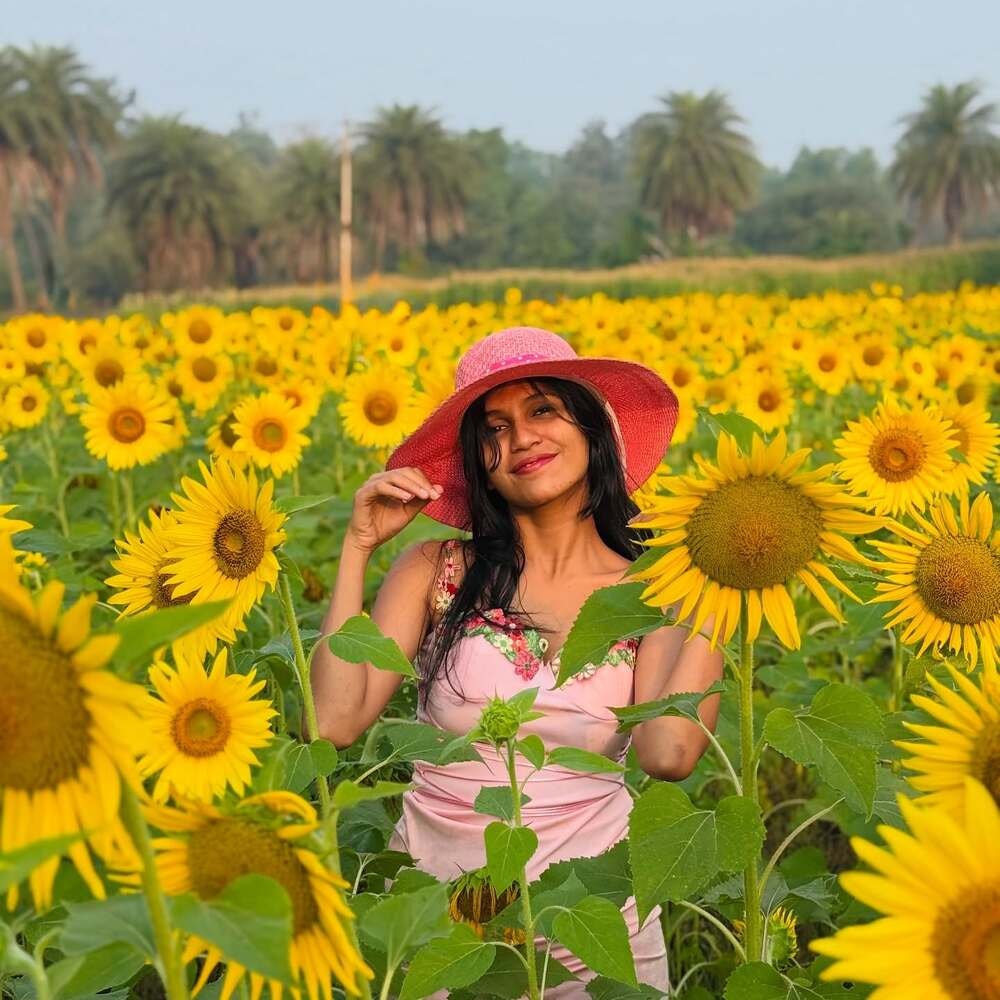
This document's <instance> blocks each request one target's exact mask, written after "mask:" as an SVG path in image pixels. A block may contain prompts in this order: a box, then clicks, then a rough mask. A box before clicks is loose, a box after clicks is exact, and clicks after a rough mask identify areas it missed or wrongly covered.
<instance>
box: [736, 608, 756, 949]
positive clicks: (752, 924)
mask: <svg viewBox="0 0 1000 1000" xmlns="http://www.w3.org/2000/svg"><path fill="white" fill-rule="evenodd" d="M747 631H748V612H747V595H746V591H743V592H742V594H741V595H740V672H739V685H740V767H741V769H742V785H743V796H744V798H748V799H750V801H751V802H753V804H754V805H755V806H756V807H757V808H758V809H759V808H760V801H759V797H758V794H757V762H758V757H757V752H756V747H755V745H754V727H753V643H752V642H751V641H749V640H748V639H747ZM743 905H744V922H745V925H746V936H745V938H744V940H745V943H746V954H745V961H747V962H756V961H758V960H759V959H760V954H761V920H760V877H759V872H758V870H757V858H753V859H752V860H751V861H749V862H748V863H747V866H746V868H744V870H743Z"/></svg>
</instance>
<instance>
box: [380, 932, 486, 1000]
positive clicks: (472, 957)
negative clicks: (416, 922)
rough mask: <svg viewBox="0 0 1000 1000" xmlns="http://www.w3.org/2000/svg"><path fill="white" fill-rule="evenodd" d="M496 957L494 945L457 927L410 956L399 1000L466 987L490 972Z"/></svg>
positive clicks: (409, 999)
mask: <svg viewBox="0 0 1000 1000" xmlns="http://www.w3.org/2000/svg"><path fill="white" fill-rule="evenodd" d="M495 957H496V946H495V945H492V944H489V943H487V942H484V941H481V940H480V939H479V938H478V937H477V936H476V934H475V932H474V931H473V930H472V928H471V927H469V926H467V925H466V924H456V925H455V926H454V927H453V928H452V931H451V934H450V935H449V936H448V937H442V938H436V939H435V940H433V941H430V942H428V943H427V944H425V945H424V947H423V948H421V949H420V951H418V952H417V953H416V954H415V955H414V956H413V960H412V961H411V962H410V965H409V968H408V969H407V971H406V978H405V979H404V980H403V988H402V990H401V991H400V994H399V1000H417V998H418V997H425V996H427V995H428V994H430V993H433V992H434V991H435V990H440V989H457V988H461V987H463V986H468V985H469V984H470V983H474V982H475V981H476V980H477V979H479V978H480V977H481V976H482V975H483V974H484V973H485V972H486V971H487V969H489V967H490V966H491V965H492V964H493V960H494V958H495Z"/></svg>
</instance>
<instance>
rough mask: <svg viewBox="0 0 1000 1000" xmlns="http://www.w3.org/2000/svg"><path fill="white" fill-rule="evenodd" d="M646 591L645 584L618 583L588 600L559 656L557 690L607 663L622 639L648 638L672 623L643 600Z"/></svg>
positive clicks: (596, 593) (605, 588)
mask: <svg viewBox="0 0 1000 1000" xmlns="http://www.w3.org/2000/svg"><path fill="white" fill-rule="evenodd" d="M645 589H646V585H645V584H644V583H618V584H615V585H614V586H613V587H602V588H600V589H599V590H595V591H594V593H592V594H591V595H590V597H588V598H587V600H586V601H585V602H584V604H583V607H582V608H581V609H580V613H579V614H578V615H577V617H576V621H574V622H573V627H572V628H571V629H570V630H569V635H568V636H567V637H566V643H565V645H564V646H563V648H562V652H561V653H560V655H559V676H558V677H557V678H556V687H560V686H561V685H562V684H565V683H566V681H568V680H569V679H570V677H574V676H576V675H577V674H578V673H580V671H581V670H583V669H584V668H585V667H587V666H589V665H590V664H591V663H601V662H603V661H604V659H605V657H606V656H607V654H608V650H609V649H610V648H611V647H612V645H614V643H616V642H617V641H618V640H619V639H630V638H636V637H638V636H642V635H646V634H647V633H649V632H652V631H653V630H654V629H657V628H660V627H661V626H662V625H665V624H667V623H668V621H669V619H667V618H665V617H664V616H663V614H662V613H661V612H660V611H658V610H657V609H656V608H651V607H650V606H649V605H648V604H645V603H644V602H643V601H641V600H640V599H639V595H640V594H641V593H642V592H643V590H645Z"/></svg>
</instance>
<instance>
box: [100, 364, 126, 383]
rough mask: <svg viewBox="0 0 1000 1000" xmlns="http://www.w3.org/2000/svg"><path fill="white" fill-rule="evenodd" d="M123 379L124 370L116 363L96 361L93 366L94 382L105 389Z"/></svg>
mask: <svg viewBox="0 0 1000 1000" xmlns="http://www.w3.org/2000/svg"><path fill="white" fill-rule="evenodd" d="M124 377H125V369H124V368H122V366H121V365H120V364H119V363H118V362H117V361H112V360H104V361H98V362H97V364H96V365H95V366H94V381H95V382H97V384H98V385H102V386H104V387H105V388H107V387H108V386H109V385H114V384H115V383H116V382H120V381H121V380H122V379H123V378H124Z"/></svg>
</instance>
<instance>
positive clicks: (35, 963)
mask: <svg viewBox="0 0 1000 1000" xmlns="http://www.w3.org/2000/svg"><path fill="white" fill-rule="evenodd" d="M0 956H2V957H3V960H4V966H5V969H4V971H5V972H8V973H13V974H15V975H21V976H27V977H28V978H29V979H30V980H31V982H32V985H33V986H34V987H35V996H36V998H37V1000H49V997H51V995H52V991H51V989H50V988H49V978H48V976H47V975H46V973H45V966H44V964H43V962H42V960H41V956H39V955H37V954H36V955H35V956H34V957H32V956H31V955H29V954H28V953H27V952H26V951H25V950H24V949H23V948H22V947H21V946H20V945H19V944H18V943H17V937H16V935H15V934H14V931H13V929H12V928H11V927H9V926H8V925H7V924H5V923H4V922H3V921H2V920H0Z"/></svg>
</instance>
